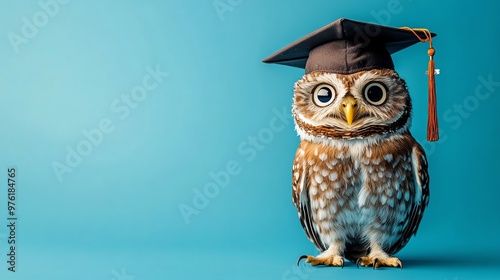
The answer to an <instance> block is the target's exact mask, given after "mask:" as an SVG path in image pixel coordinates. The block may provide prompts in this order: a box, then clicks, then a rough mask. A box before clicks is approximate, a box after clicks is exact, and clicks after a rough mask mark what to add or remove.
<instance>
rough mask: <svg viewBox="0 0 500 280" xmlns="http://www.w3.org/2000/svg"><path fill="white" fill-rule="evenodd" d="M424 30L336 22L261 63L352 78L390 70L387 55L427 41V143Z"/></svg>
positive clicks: (432, 116) (432, 129)
mask: <svg viewBox="0 0 500 280" xmlns="http://www.w3.org/2000/svg"><path fill="white" fill-rule="evenodd" d="M434 36H436V34H433V33H430V32H429V31H428V30H427V29H419V28H416V29H411V28H394V27H388V26H382V25H378V24H372V23H366V22H359V21H354V20H349V19H345V18H341V19H338V20H336V21H334V22H332V23H330V24H329V25H327V26H325V27H323V28H320V29H318V30H316V31H314V32H312V33H310V34H309V35H306V36H305V37H303V38H301V39H299V40H297V41H295V42H293V43H291V44H290V45H288V46H286V47H284V48H282V49H281V50H279V51H278V52H276V53H274V54H273V55H271V56H269V57H268V58H266V59H264V60H263V62H265V63H277V64H283V65H288V66H294V67H300V68H304V69H305V70H306V73H311V72H314V71H324V72H330V73H338V74H352V73H356V72H359V71H364V70H371V69H392V70H394V63H393V62H392V58H391V54H393V53H395V52H397V51H400V50H402V49H404V48H406V47H409V46H411V45H413V44H415V43H417V42H426V41H429V43H430V48H429V50H428V54H429V56H430V61H429V70H428V75H429V123H428V139H429V140H430V141H435V140H437V139H438V131H437V117H436V105H435V104H436V101H435V87H434V60H433V55H434V49H433V48H432V37H434Z"/></svg>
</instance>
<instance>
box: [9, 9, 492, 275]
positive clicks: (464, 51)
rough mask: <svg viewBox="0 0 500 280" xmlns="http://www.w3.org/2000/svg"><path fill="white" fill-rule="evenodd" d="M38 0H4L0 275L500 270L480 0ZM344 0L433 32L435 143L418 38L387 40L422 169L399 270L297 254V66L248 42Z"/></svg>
mask: <svg viewBox="0 0 500 280" xmlns="http://www.w3.org/2000/svg"><path fill="white" fill-rule="evenodd" d="M54 1H55V0H41V1H39V2H36V1H1V2H0V11H1V12H0V15H1V16H0V23H1V24H0V34H1V35H2V36H1V38H3V39H1V40H0V101H1V103H2V104H3V109H2V110H1V111H0V120H1V121H0V134H1V136H0V145H1V146H0V151H1V152H0V190H2V191H0V260H1V262H0V279H8V280H10V279H12V280H17V279H52V280H59V279H72V280H78V279H93V280H98V279H103V280H109V279H116V280H119V279H132V278H131V277H129V276H133V277H135V278H133V279H135V280H151V279H339V278H346V279H362V278H365V279H377V278H379V279H403V278H404V279H422V278H427V279H497V278H500V254H499V253H498V252H499V250H500V242H499V239H498V237H499V236H500V219H498V215H499V214H500V204H499V203H498V197H499V196H500V183H499V180H498V167H499V165H498V158H499V156H500V150H499V145H498V138H497V137H498V131H499V129H500V122H499V121H498V120H499V118H498V116H497V113H498V110H497V106H498V104H500V97H499V94H498V93H499V92H500V84H499V83H498V82H500V69H499V68H498V65H500V56H499V51H498V44H499V43H500V40H499V39H498V35H499V32H498V26H500V18H499V17H498V15H497V11H498V9H499V8H500V5H499V4H498V3H497V2H496V1H481V2H477V1H467V3H465V2H464V3H462V2H460V3H458V2H456V1H439V2H438V1H411V0H399V1H396V0H383V1H342V2H339V1H309V2H307V1H299V0H291V1H263V0H258V1H250V0H220V1H212V0H208V1H194V0H189V1H142V2H140V1H68V0H65V1H62V0H60V1H59V2H54ZM40 3H41V4H40ZM45 3H52V4H51V5H48V4H47V5H45ZM54 3H56V4H54ZM340 17H346V18H350V19H355V20H360V21H370V22H375V23H381V24H386V25H391V26H411V27H427V28H429V29H431V30H432V31H433V32H435V33H437V34H438V37H436V38H435V40H434V45H435V48H436V56H435V59H436V64H437V68H440V69H441V74H440V75H438V76H437V78H436V81H437V82H436V83H437V93H438V110H439V121H440V123H439V124H440V128H441V131H442V138H441V140H440V141H439V142H437V143H433V144H430V143H425V142H424V139H425V131H426V118H427V116H426V112H427V107H426V106H427V95H426V94H427V93H426V87H427V80H426V76H425V75H424V72H425V70H426V67H427V59H428V57H427V55H426V50H427V45H426V44H419V45H416V46H414V47H412V48H409V49H407V50H405V51H402V52H400V53H398V54H396V55H394V61H395V64H396V68H397V70H398V72H399V73H400V75H401V76H402V77H403V78H405V79H406V81H407V83H408V86H409V89H410V93H411V94H412V97H413V102H414V121H413V127H412V132H413V134H414V135H415V137H416V138H417V139H419V140H420V141H421V142H422V143H423V145H424V147H425V149H426V151H427V153H428V160H429V166H430V170H429V171H430V175H431V202H430V205H429V208H428V210H427V211H426V213H425V216H424V219H423V221H422V223H421V226H420V230H419V233H418V235H417V236H416V237H414V238H413V239H412V240H411V241H410V243H409V244H408V245H407V247H406V248H405V249H403V250H402V251H401V252H400V253H399V254H398V256H399V257H400V258H401V259H402V261H403V263H404V265H405V268H404V269H403V270H399V269H382V270H379V271H373V270H372V269H357V268H356V267H355V266H354V265H353V264H352V263H348V264H347V265H346V267H345V268H344V269H339V268H310V267H307V266H305V265H304V264H302V265H301V266H300V267H299V268H298V269H299V270H296V269H297V268H296V267H295V260H296V259H297V257H298V256H300V255H302V254H315V253H316V251H315V249H314V247H313V245H312V244H311V243H310V242H309V241H308V240H307V239H306V237H305V234H304V233H303V231H302V229H301V227H300V224H299V221H298V219H297V214H296V212H295V209H294V207H293V206H292V203H291V197H290V193H291V186H290V185H291V162H292V160H293V156H294V152H295V149H296V147H297V144H298V137H297V136H296V134H295V132H294V130H293V124H292V120H291V118H290V115H289V114H290V106H291V97H292V87H293V84H294V82H295V81H296V80H297V79H299V78H300V77H301V76H302V74H303V70H300V69H294V68H289V67H284V66H277V65H265V64H263V63H261V60H262V59H263V58H265V57H267V56H268V55H270V54H272V53H274V52H275V51H277V50H278V49H280V48H281V47H283V46H285V45H287V44H288V43H290V42H292V41H294V40H296V39H298V38H300V37H302V36H304V35H306V34H308V33H310V32H311V31H313V30H316V29H317V28H320V27H322V26H324V25H326V24H328V23H330V22H332V21H334V20H336V19H337V18H340ZM27 22H29V23H27ZM31 24H33V26H30V25H31ZM35 24H36V25H35ZM37 26H38V27H37ZM16 36H17V37H16ZM488 80H490V82H489V83H488V82H487V81H488ZM485 81H486V82H485ZM491 81H493V82H491ZM460 108H462V109H460ZM255 139H257V140H255ZM255 141H257V143H255ZM63 165H64V166H65V168H64V167H63ZM12 166H14V167H16V168H17V176H16V180H17V181H16V182H17V199H16V206H17V209H16V215H17V217H18V221H17V236H16V238H17V244H16V245H17V259H16V260H17V263H16V270H17V272H15V273H12V272H9V271H8V270H7V267H8V264H7V263H6V259H7V256H6V254H7V253H8V251H7V250H8V246H9V245H8V244H7V241H8V235H9V232H8V228H7V227H6V225H7V224H8V223H7V220H6V219H7V217H8V214H7V206H6V203H7V168H9V167H12ZM54 166H56V167H57V170H59V171H57V172H56V171H55V170H54ZM66 171H67V172H66ZM58 174H59V175H58ZM198 192H201V193H203V192H207V194H204V195H203V197H204V198H200V194H199V193H198ZM207 195H208V197H206V196H207ZM193 200H195V201H193ZM193 203H195V204H196V205H195V204H193ZM197 206H198V207H197ZM189 207H191V208H189ZM181 208H182V209H184V210H185V211H187V209H191V211H193V212H191V214H192V215H188V214H186V216H183V215H182V214H181V211H180V209H181ZM188 222H189V223H188ZM349 277H350V278H349Z"/></svg>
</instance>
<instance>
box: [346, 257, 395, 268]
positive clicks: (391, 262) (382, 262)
mask: <svg viewBox="0 0 500 280" xmlns="http://www.w3.org/2000/svg"><path fill="white" fill-rule="evenodd" d="M359 265H361V266H364V267H367V266H373V269H377V268H379V267H399V268H401V269H402V268H403V263H402V262H401V261H400V260H399V259H398V258H375V257H361V258H359V259H358V260H357V261H356V266H357V267H358V268H359Z"/></svg>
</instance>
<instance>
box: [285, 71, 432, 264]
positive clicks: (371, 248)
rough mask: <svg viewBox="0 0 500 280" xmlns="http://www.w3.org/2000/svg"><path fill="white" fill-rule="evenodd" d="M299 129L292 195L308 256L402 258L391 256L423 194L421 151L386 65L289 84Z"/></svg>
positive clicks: (315, 74)
mask: <svg viewBox="0 0 500 280" xmlns="http://www.w3.org/2000/svg"><path fill="white" fill-rule="evenodd" d="M292 113H293V117H294V121H295V129H296V131H297V133H298V135H299V136H300V145H299V147H298V149H297V151H296V154H295V159H294V162H293V172H292V200H293V204H294V205H295V207H296V208H297V212H298V216H299V220H300V223H301V224H302V227H303V228H304V230H305V233H306V235H307V237H308V238H309V240H310V241H311V242H313V243H314V245H315V246H316V248H317V249H318V250H319V251H320V254H319V255H317V256H302V257H301V258H299V261H300V260H301V259H303V258H305V259H306V262H308V263H310V264H312V265H326V266H341V267H343V266H344V258H346V259H348V260H350V261H352V262H356V264H357V265H358V267H359V265H361V266H373V267H374V268H378V267H381V266H386V267H401V268H402V267H403V265H402V262H401V261H400V260H399V259H398V258H396V257H394V256H393V255H394V254H396V253H397V252H398V251H399V250H401V249H402V248H403V247H404V246H405V245H406V244H407V242H408V241H409V239H410V237H411V236H412V235H414V234H415V233H416V232H417V229H418V226H419V223H420V221H421V219H422V215H423V213H424V210H425V208H426V206H427V205H428V202H429V176H428V172H427V159H426V156H425V152H424V150H423V149H422V147H421V146H420V145H419V144H418V143H417V141H416V140H415V139H414V138H413V136H412V135H411V133H410V131H409V127H410V123H411V115H412V104H411V99H410V95H409V94H408V90H407V86H406V83H405V81H404V80H403V79H402V78H400V77H399V75H398V74H397V72H396V71H395V70H393V69H370V70H365V71H358V72H356V73H352V74H338V73H331V72H329V71H311V72H310V73H307V74H306V75H304V76H303V77H302V79H300V80H299V81H297V82H296V83H295V87H294V97H293V106H292Z"/></svg>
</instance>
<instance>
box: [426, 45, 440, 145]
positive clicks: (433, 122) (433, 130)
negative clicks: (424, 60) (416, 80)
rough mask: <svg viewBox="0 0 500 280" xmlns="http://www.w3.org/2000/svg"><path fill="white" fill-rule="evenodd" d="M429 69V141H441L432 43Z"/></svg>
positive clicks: (429, 52)
mask: <svg viewBox="0 0 500 280" xmlns="http://www.w3.org/2000/svg"><path fill="white" fill-rule="evenodd" d="M427 53H428V54H429V69H428V70H427V75H428V77H429V107H428V120H427V141H437V140H439V128H438V120H437V112H436V107H437V102H436V82H435V80H434V71H435V69H434V53H435V50H434V48H433V47H432V42H431V46H430V48H429V50H428V51H427Z"/></svg>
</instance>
